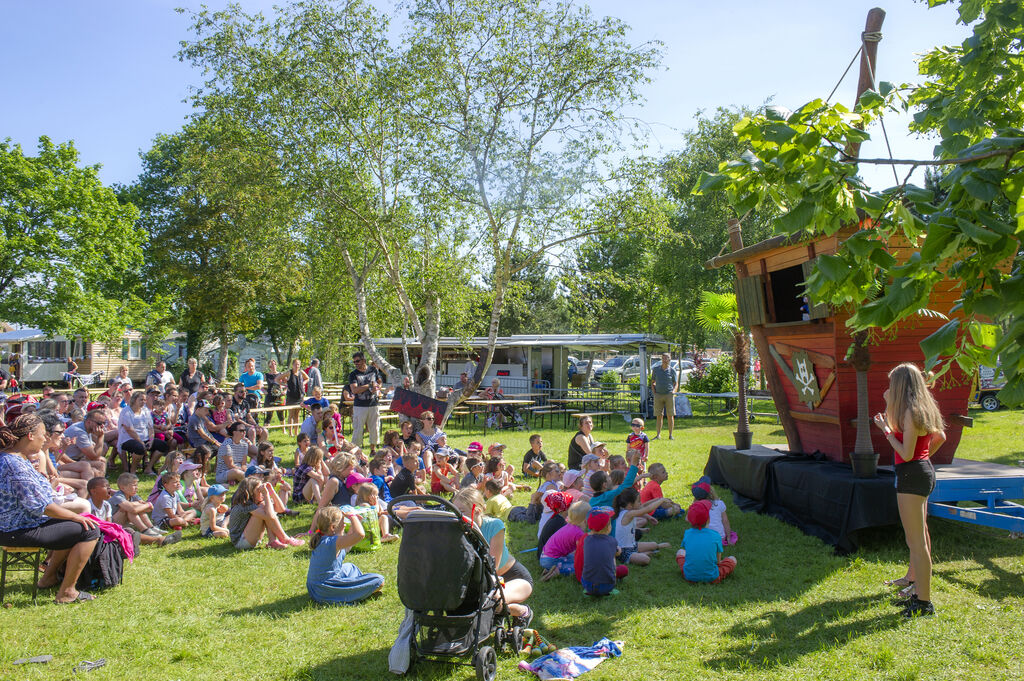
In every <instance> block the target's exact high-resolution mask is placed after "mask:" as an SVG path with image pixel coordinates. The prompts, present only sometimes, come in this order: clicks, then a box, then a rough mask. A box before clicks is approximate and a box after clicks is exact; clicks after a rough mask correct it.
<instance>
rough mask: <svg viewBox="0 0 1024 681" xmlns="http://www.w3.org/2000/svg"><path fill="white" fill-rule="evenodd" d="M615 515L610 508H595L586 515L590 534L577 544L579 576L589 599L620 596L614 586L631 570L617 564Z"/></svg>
mask: <svg viewBox="0 0 1024 681" xmlns="http://www.w3.org/2000/svg"><path fill="white" fill-rule="evenodd" d="M613 513H614V512H613V511H612V509H610V508H607V507H597V508H592V509H591V511H590V513H589V514H587V529H588V530H589V532H588V533H587V534H586V535H585V536H583V537H581V538H580V539H579V541H578V542H577V544H576V555H575V559H574V562H575V568H576V576H577V578H579V580H580V583H581V584H582V585H583V593H585V594H587V595H588V596H609V595H615V594H617V593H619V590H618V589H616V588H615V582H616V581H617V580H619V579H622V578H623V577H625V576H626V575H628V574H629V568H628V567H626V566H625V565H616V564H615V557H616V556H617V555H619V546H618V543H617V542H616V541H615V537H613V536H612V535H611V530H612V515H613Z"/></svg>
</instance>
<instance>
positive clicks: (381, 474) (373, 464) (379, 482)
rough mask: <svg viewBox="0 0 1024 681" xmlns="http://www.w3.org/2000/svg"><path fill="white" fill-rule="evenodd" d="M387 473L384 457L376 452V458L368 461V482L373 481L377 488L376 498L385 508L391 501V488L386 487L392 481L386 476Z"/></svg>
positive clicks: (391, 478)
mask: <svg viewBox="0 0 1024 681" xmlns="http://www.w3.org/2000/svg"><path fill="white" fill-rule="evenodd" d="M387 473H388V466H387V463H385V461H384V457H382V456H381V455H380V452H378V453H377V456H375V457H373V460H371V461H370V480H373V484H374V485H376V486H377V496H378V497H380V500H381V501H383V502H384V505H385V507H386V506H387V503H388V502H389V501H391V488H390V487H388V483H389V482H391V480H393V479H394V478H393V477H390V476H388V474H387ZM389 477H390V479H389Z"/></svg>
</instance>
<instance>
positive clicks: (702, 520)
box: [686, 499, 711, 530]
mask: <svg viewBox="0 0 1024 681" xmlns="http://www.w3.org/2000/svg"><path fill="white" fill-rule="evenodd" d="M710 511H711V502H710V501H708V500H707V499H702V500H700V501H695V502H694V503H693V505H692V506H690V508H689V509H688V510H687V511H686V521H687V522H688V523H690V524H691V525H693V526H694V527H696V528H697V529H698V530H699V529H700V528H702V527H704V526H705V525H707V524H708V519H709V518H710Z"/></svg>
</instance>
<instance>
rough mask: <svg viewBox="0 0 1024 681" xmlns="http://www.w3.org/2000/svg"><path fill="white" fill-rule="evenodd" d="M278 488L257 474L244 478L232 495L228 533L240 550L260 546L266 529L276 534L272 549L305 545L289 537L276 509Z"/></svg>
mask: <svg viewBox="0 0 1024 681" xmlns="http://www.w3.org/2000/svg"><path fill="white" fill-rule="evenodd" d="M276 496H277V495H276V494H275V493H274V490H273V489H272V488H271V487H270V485H268V484H266V483H265V482H263V481H262V480H260V478H259V476H256V475H253V476H249V477H248V478H245V479H244V480H242V482H241V483H239V485H238V489H237V490H235V494H234V496H232V497H231V512H230V515H229V516H228V534H229V538H230V539H231V543H232V544H234V546H235V548H236V549H239V550H241V551H248V550H249V549H254V548H256V547H257V546H258V545H259V543H260V540H261V539H263V534H264V532H269V534H270V535H271V536H272V537H273V538H272V539H271V540H270V542H269V543H268V544H267V545H268V546H269V547H270V548H272V549H283V548H287V547H288V546H302V544H303V543H304V542H303V541H302V540H301V539H298V538H295V537H289V536H288V534H287V533H286V532H285V531H284V528H283V527H281V521H280V520H279V519H278V517H277V511H275V510H274V498H276Z"/></svg>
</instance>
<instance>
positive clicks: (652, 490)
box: [640, 463, 682, 520]
mask: <svg viewBox="0 0 1024 681" xmlns="http://www.w3.org/2000/svg"><path fill="white" fill-rule="evenodd" d="M647 473H648V477H650V480H649V481H648V483H647V484H646V485H644V488H643V489H642V490H640V503H641V504H646V503H647V502H648V501H651V500H652V499H664V498H665V493H664V492H662V490H661V485H662V483H664V482H665V481H666V480H668V470H667V469H666V468H665V465H664V464H661V463H652V464H651V466H650V468H649V469H648V470H647ZM668 501H670V502H672V503H671V504H670V505H668V506H659V507H658V508H656V509H654V513H652V514H651V515H652V517H654V518H655V519H657V520H663V519H665V518H674V517H676V516H677V515H679V513H680V512H681V511H682V508H681V507H680V506H679V504H677V503H675V502H673V501H672V500H671V499H669V500H668Z"/></svg>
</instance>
